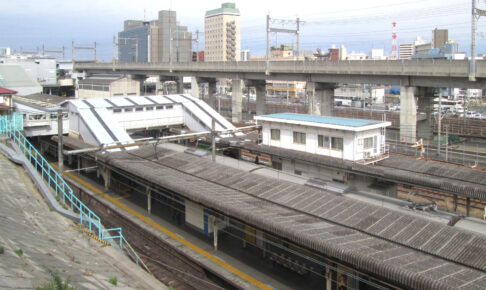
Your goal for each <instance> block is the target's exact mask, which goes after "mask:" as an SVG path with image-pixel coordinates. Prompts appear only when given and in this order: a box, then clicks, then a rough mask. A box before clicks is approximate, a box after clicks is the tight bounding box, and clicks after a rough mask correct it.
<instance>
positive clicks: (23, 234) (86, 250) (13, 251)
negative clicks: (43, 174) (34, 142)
mask: <svg viewBox="0 0 486 290" xmlns="http://www.w3.org/2000/svg"><path fill="white" fill-rule="evenodd" d="M0 199H1V202H0V229H1V230H0V247H1V248H3V253H1V254H0V288H2V289H11V288H14V289H32V288H36V287H42V286H43V285H45V284H46V283H49V282H51V281H52V280H53V275H51V274H50V271H52V272H53V273H57V275H58V277H59V278H61V279H62V281H67V280H68V279H69V284H70V285H71V286H74V287H76V288H77V289H114V288H116V289H168V288H167V287H166V286H165V285H163V284H162V283H160V282H159V281H158V280H156V279H155V278H153V277H152V276H151V275H149V274H148V273H146V272H144V271H143V270H142V269H141V268H139V267H138V266H137V265H136V264H134V263H133V262H132V261H131V260H130V259H129V258H127V257H126V256H124V255H123V254H122V253H121V252H120V251H118V250H116V249H115V248H113V247H109V246H105V245H104V244H101V243H100V242H98V241H96V240H94V239H92V238H90V237H89V236H88V235H87V234H85V233H84V232H82V231H80V230H79V229H77V228H75V226H74V224H73V223H72V221H71V220H69V219H67V218H65V217H62V216H61V215H60V214H58V213H57V212H55V211H51V210H49V208H48V206H47V204H46V203H45V201H44V200H43V198H42V196H41V195H40V193H39V192H38V190H37V189H36V188H35V186H34V184H33V183H32V182H31V180H30V179H29V177H28V175H27V174H26V173H25V172H24V170H23V168H22V167H20V166H17V165H15V164H14V163H12V162H10V161H9V160H8V159H7V158H6V157H5V156H4V155H3V154H0ZM110 280H111V282H110ZM115 280H116V282H114V281H115ZM114 284H116V286H115V285H114Z"/></svg>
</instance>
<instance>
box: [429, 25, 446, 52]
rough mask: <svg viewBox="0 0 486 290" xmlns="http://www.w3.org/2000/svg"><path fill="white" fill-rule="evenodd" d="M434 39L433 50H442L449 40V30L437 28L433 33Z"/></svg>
mask: <svg viewBox="0 0 486 290" xmlns="http://www.w3.org/2000/svg"><path fill="white" fill-rule="evenodd" d="M432 39H433V43H434V47H433V48H442V46H443V45H444V44H446V43H447V41H448V40H449V30H447V29H437V28H436V29H434V30H433V31H432Z"/></svg>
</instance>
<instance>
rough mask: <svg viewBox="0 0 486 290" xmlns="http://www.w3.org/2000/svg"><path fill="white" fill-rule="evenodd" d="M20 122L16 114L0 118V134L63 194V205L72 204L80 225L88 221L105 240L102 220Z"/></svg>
mask: <svg viewBox="0 0 486 290" xmlns="http://www.w3.org/2000/svg"><path fill="white" fill-rule="evenodd" d="M19 120H23V118H18V117H17V115H16V114H13V115H11V116H0V134H5V135H6V136H7V137H9V138H11V139H12V140H13V141H14V143H16V144H17V146H19V148H20V150H21V151H22V153H24V155H25V157H26V158H27V160H29V162H30V163H31V164H32V165H33V166H34V168H35V169H36V170H37V171H39V172H40V174H41V177H42V179H43V180H45V181H46V182H47V184H48V185H49V186H50V187H52V188H53V189H54V191H55V193H56V197H57V196H59V194H62V202H63V204H66V199H67V200H68V201H69V202H70V204H71V210H73V211H74V209H76V210H77V211H78V212H79V220H80V224H83V220H87V222H88V226H89V231H90V232H91V231H92V230H93V227H95V230H96V231H97V233H98V238H99V239H101V240H103V239H102V238H103V236H102V233H103V230H102V228H101V219H100V218H99V217H98V216H97V215H96V214H95V213H94V212H93V211H91V210H90V209H89V208H88V207H87V206H86V205H85V204H84V203H83V202H82V201H81V200H79V198H78V197H77V196H76V195H74V193H73V190H72V189H71V187H70V186H69V185H68V184H67V183H66V181H65V180H64V179H63V178H62V177H61V176H60V175H59V173H58V172H57V171H56V170H55V169H54V168H53V167H52V165H51V164H50V163H49V162H48V161H47V160H46V159H45V158H44V157H43V156H42V154H40V153H39V151H37V149H36V148H35V147H34V146H33V145H32V144H31V143H30V142H29V141H28V140H27V138H25V136H24V135H23V134H22V133H21V132H20V131H19V129H18V128H19V127H18V126H19V125H21V127H20V129H22V128H23V123H21V122H19ZM120 234H121V231H120Z"/></svg>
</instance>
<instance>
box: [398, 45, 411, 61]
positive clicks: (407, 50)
mask: <svg viewBox="0 0 486 290" xmlns="http://www.w3.org/2000/svg"><path fill="white" fill-rule="evenodd" d="M398 53H399V54H398V58H399V59H410V58H411V57H412V55H414V54H415V46H414V45H413V43H402V44H400V46H399V48H398Z"/></svg>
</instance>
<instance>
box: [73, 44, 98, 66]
mask: <svg viewBox="0 0 486 290" xmlns="http://www.w3.org/2000/svg"><path fill="white" fill-rule="evenodd" d="M76 50H92V51H93V56H94V61H95V62H96V41H95V42H94V44H93V46H75V45H74V40H73V42H72V46H71V58H72V61H73V62H74V53H75V51H76Z"/></svg>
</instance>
